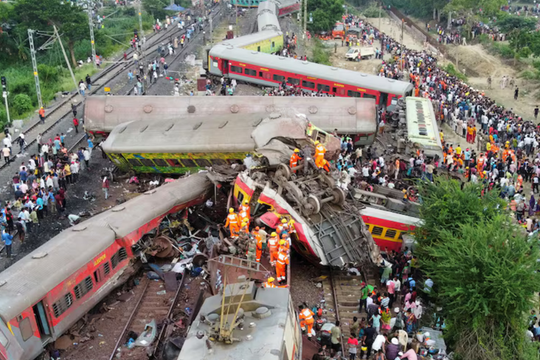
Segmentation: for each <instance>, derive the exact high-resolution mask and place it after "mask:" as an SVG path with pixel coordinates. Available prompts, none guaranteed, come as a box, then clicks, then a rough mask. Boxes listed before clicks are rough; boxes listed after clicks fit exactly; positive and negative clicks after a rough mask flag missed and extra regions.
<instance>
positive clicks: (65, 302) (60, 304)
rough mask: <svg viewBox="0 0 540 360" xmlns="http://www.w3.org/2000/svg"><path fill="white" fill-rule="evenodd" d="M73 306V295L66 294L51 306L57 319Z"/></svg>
mask: <svg viewBox="0 0 540 360" xmlns="http://www.w3.org/2000/svg"><path fill="white" fill-rule="evenodd" d="M72 304H73V295H71V293H70V292H68V293H67V294H66V295H64V297H62V298H61V299H60V300H58V301H57V302H55V303H54V304H53V306H52V307H53V312H54V317H55V318H57V319H58V318H59V317H60V315H62V314H63V313H64V312H65V311H66V310H67V309H69V308H70V306H71V305H72Z"/></svg>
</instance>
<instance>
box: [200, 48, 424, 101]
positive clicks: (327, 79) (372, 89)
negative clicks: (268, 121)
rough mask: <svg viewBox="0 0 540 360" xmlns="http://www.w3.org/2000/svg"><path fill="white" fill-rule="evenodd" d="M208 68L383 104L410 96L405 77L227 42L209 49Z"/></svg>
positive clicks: (265, 82) (254, 80)
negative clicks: (313, 61)
mask: <svg viewBox="0 0 540 360" xmlns="http://www.w3.org/2000/svg"><path fill="white" fill-rule="evenodd" d="M208 69H209V72H210V74H212V75H216V76H219V77H221V76H225V77H229V78H233V79H237V80H240V81H246V82H249V83H254V84H258V85H262V86H272V87H277V86H279V85H281V84H283V83H284V82H285V83H286V84H287V85H289V86H297V87H300V88H301V89H303V90H304V91H306V92H322V93H325V94H328V95H329V96H339V97H362V98H370V99H375V100H376V102H377V104H381V105H384V106H390V105H393V104H396V103H397V99H399V98H401V97H405V96H411V95H412V91H413V89H414V88H413V86H412V84H410V83H408V82H405V81H399V80H393V79H388V78H385V77H381V76H375V75H368V74H363V73H359V72H357V71H352V70H347V69H338V68H335V67H330V66H326V65H321V64H316V63H311V62H308V61H301V60H296V59H293V58H286V57H282V56H276V55H270V54H265V53H261V52H257V51H250V50H245V49H241V48H237V47H234V46H232V45H229V44H227V43H221V44H217V45H215V46H214V47H212V49H210V52H209V59H208Z"/></svg>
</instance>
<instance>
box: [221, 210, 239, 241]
mask: <svg viewBox="0 0 540 360" xmlns="http://www.w3.org/2000/svg"><path fill="white" fill-rule="evenodd" d="M227 226H228V227H229V231H230V233H231V237H232V238H236V237H238V232H239V231H240V218H239V217H238V214H236V213H235V212H234V209H233V208H230V209H229V215H227V221H226V222H225V227H227Z"/></svg>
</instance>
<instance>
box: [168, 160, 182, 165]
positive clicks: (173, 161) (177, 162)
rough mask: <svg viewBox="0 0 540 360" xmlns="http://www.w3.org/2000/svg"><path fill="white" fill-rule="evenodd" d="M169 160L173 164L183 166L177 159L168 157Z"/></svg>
mask: <svg viewBox="0 0 540 360" xmlns="http://www.w3.org/2000/svg"><path fill="white" fill-rule="evenodd" d="M167 162H168V163H169V165H171V166H182V163H181V162H180V161H178V160H177V159H167Z"/></svg>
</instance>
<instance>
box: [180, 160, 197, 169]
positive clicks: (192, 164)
mask: <svg viewBox="0 0 540 360" xmlns="http://www.w3.org/2000/svg"><path fill="white" fill-rule="evenodd" d="M182 164H184V167H197V163H196V162H195V161H193V160H191V159H182Z"/></svg>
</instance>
